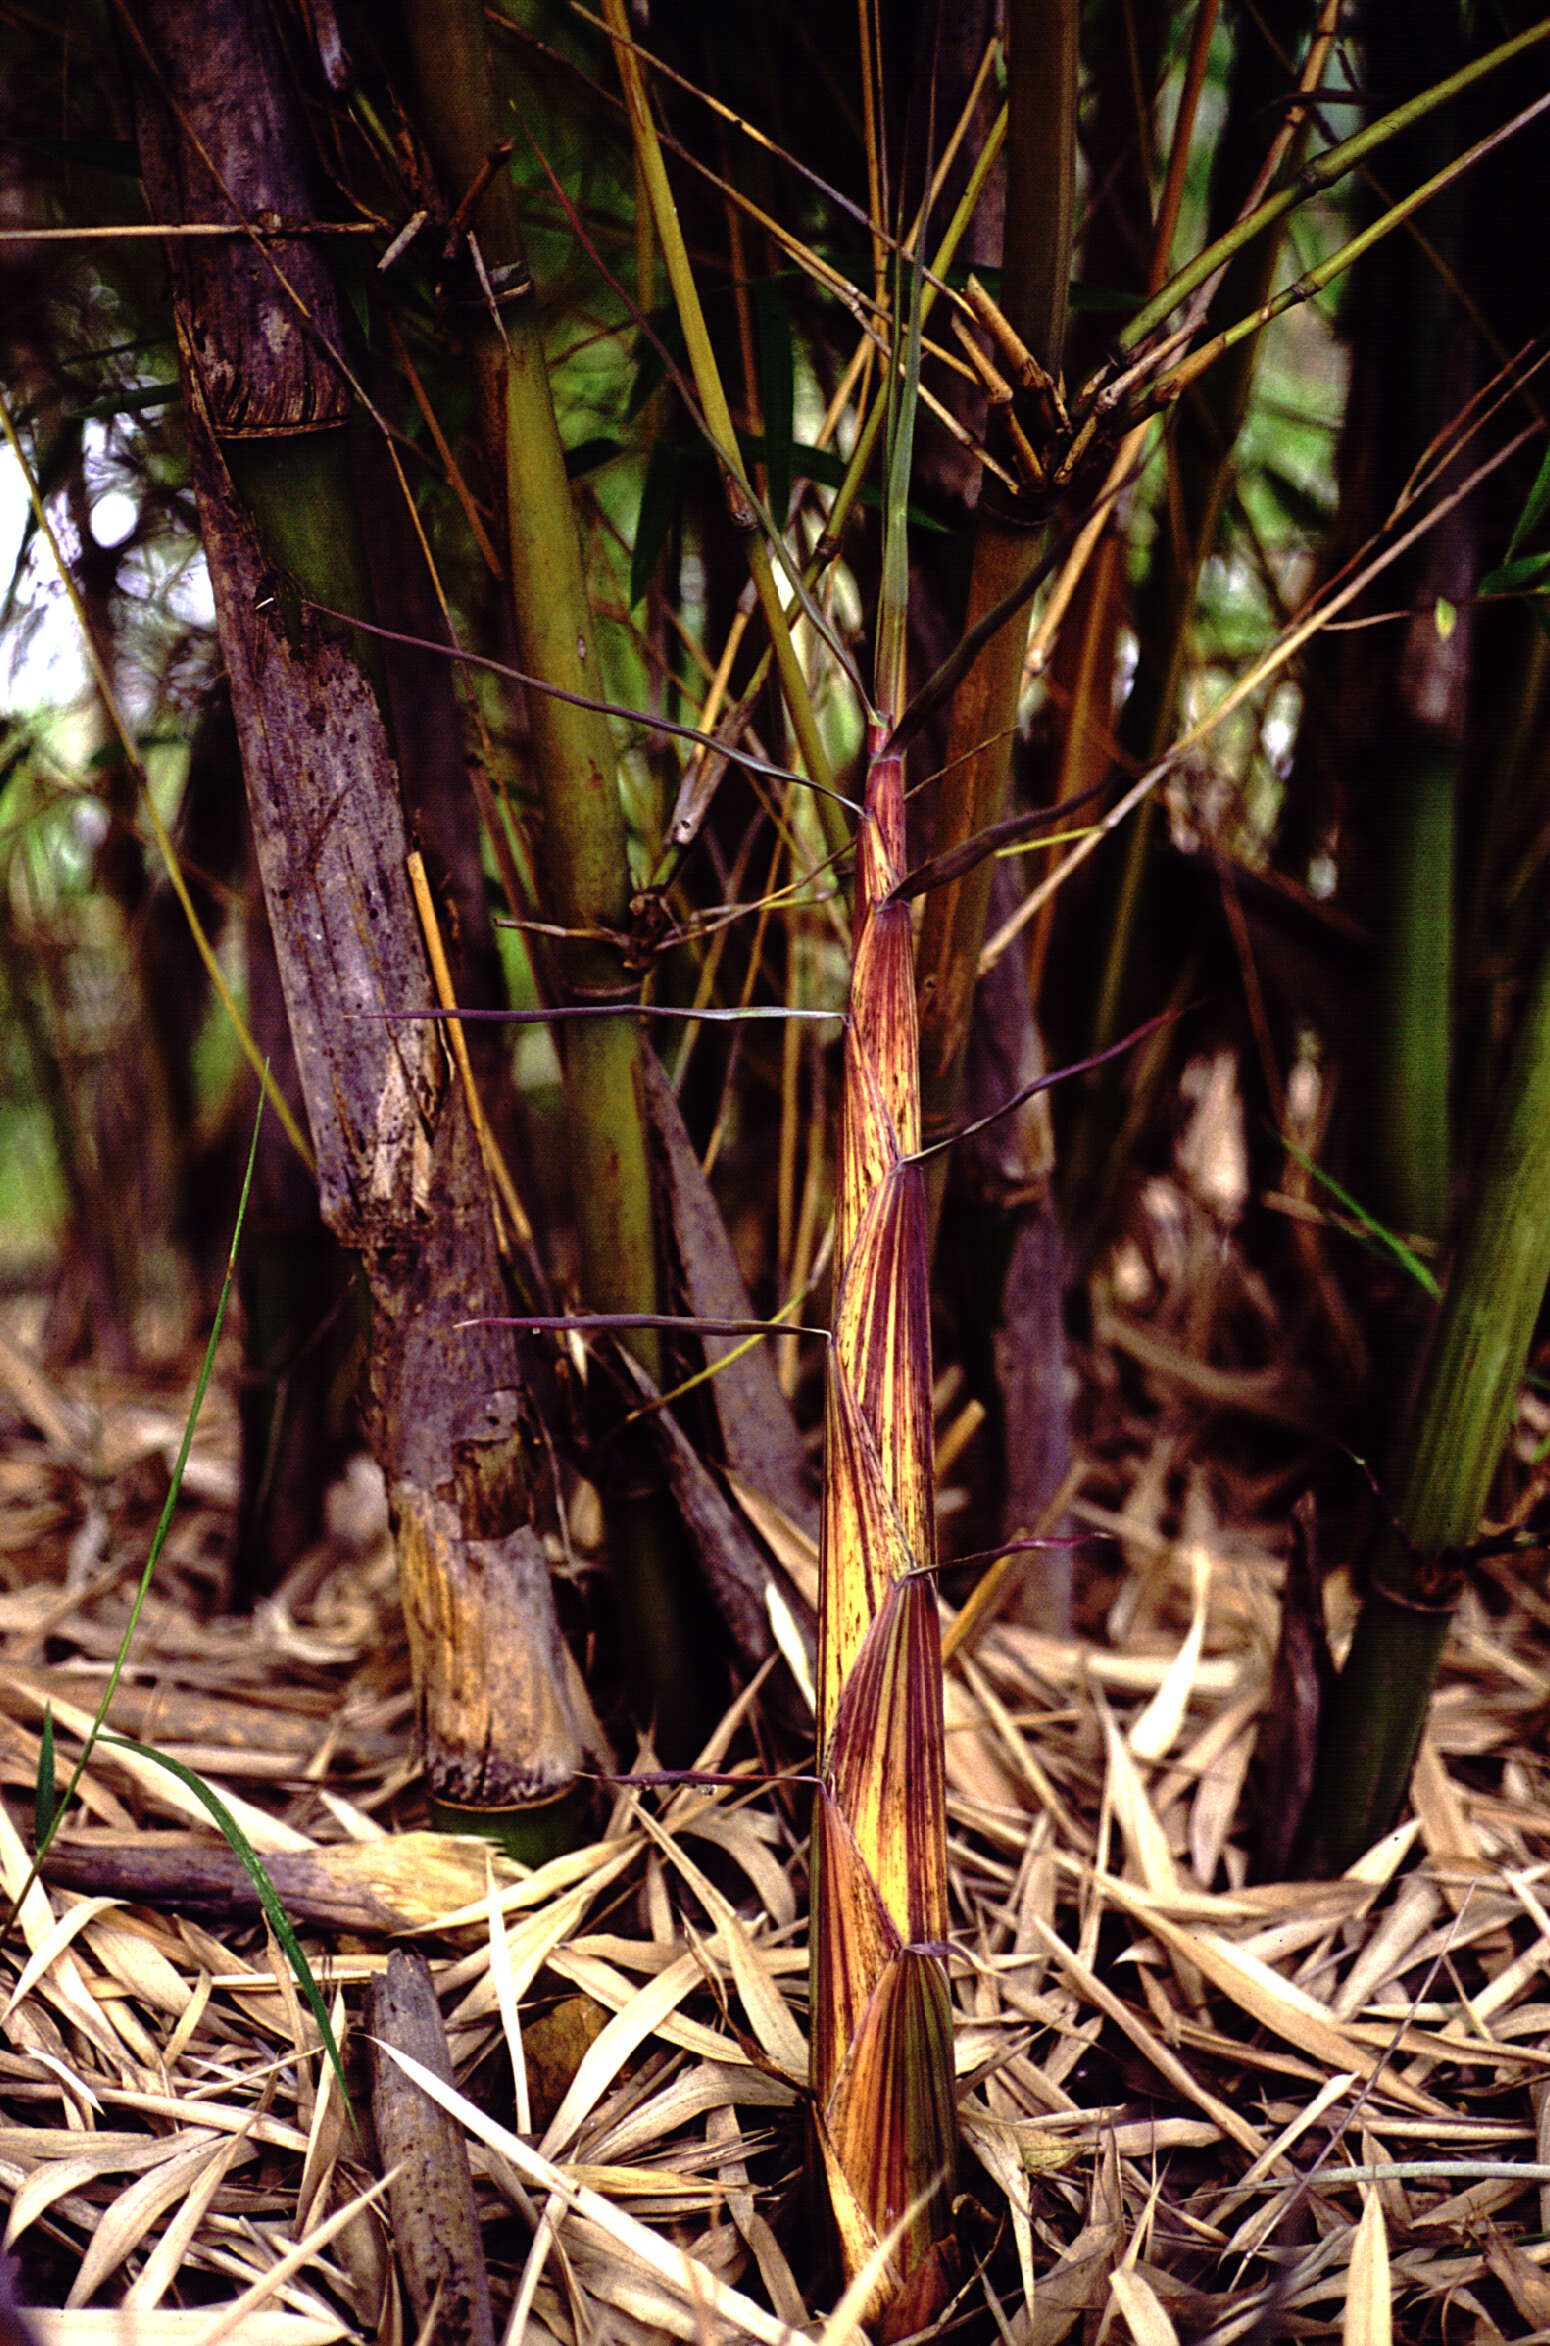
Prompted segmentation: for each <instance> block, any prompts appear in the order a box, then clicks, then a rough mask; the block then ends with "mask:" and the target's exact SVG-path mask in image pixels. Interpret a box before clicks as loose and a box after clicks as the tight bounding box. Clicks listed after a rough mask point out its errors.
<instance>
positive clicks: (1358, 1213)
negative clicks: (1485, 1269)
mask: <svg viewBox="0 0 1550 2346" xmlns="http://www.w3.org/2000/svg"><path fill="white" fill-rule="evenodd" d="M1281 1146H1282V1147H1283V1148H1284V1149H1285V1151H1286V1153H1287V1155H1288V1156H1289V1157H1294V1158H1295V1159H1296V1161H1297V1163H1298V1164H1299V1165H1301V1167H1302V1169H1303V1171H1304V1172H1305V1173H1311V1174H1312V1175H1313V1178H1314V1180H1315V1181H1317V1182H1319V1183H1320V1184H1321V1185H1322V1186H1323V1187H1324V1188H1325V1189H1327V1190H1328V1191H1329V1194H1330V1196H1331V1197H1332V1198H1333V1199H1334V1200H1335V1202H1336V1204H1337V1205H1340V1206H1343V1207H1344V1208H1345V1210H1346V1212H1347V1213H1348V1214H1349V1215H1350V1217H1351V1219H1352V1221H1353V1222H1355V1223H1357V1224H1358V1225H1359V1227H1360V1228H1361V1229H1362V1230H1364V1231H1365V1232H1366V1234H1367V1236H1368V1237H1369V1238H1370V1239H1372V1241H1373V1242H1374V1244H1375V1245H1376V1246H1378V1247H1379V1248H1381V1250H1382V1251H1383V1253H1385V1254H1389V1255H1392V1256H1393V1258H1394V1260H1395V1262H1396V1263H1398V1265H1399V1267H1400V1269H1401V1270H1402V1271H1408V1272H1409V1274H1410V1276H1411V1278H1412V1279H1413V1280H1414V1281H1415V1283H1416V1285H1417V1286H1418V1287H1419V1288H1420V1289H1421V1291H1422V1293H1423V1294H1425V1295H1429V1296H1430V1297H1431V1299H1432V1301H1433V1303H1435V1302H1436V1300H1437V1298H1438V1296H1439V1295H1441V1293H1442V1289H1441V1287H1440V1286H1439V1285H1438V1283H1437V1281H1436V1279H1435V1278H1434V1277H1433V1276H1432V1274H1431V1272H1430V1271H1429V1270H1428V1269H1427V1267H1426V1265H1425V1264H1424V1263H1423V1262H1422V1260H1421V1258H1420V1256H1419V1255H1418V1254H1417V1253H1416V1252H1415V1250H1414V1248H1413V1247H1409V1246H1407V1245H1406V1244H1405V1242H1404V1240H1403V1239H1402V1238H1401V1237H1400V1236H1399V1234H1398V1232H1397V1231H1394V1230H1388V1229H1385V1227H1384V1225H1383V1224H1382V1223H1381V1222H1380V1221H1378V1220H1377V1219H1376V1217H1375V1216H1374V1215H1372V1214H1369V1213H1368V1211H1367V1208H1366V1207H1365V1206H1362V1205H1358V1204H1357V1202H1356V1200H1355V1198H1354V1197H1353V1196H1352V1195H1351V1192H1350V1191H1349V1190H1348V1189H1342V1188H1341V1186H1340V1184H1339V1182H1338V1181H1337V1180H1336V1179H1335V1177H1334V1175H1333V1174H1332V1173H1326V1172H1325V1170H1324V1168H1323V1166H1322V1165H1316V1164H1315V1163H1314V1161H1313V1159H1312V1158H1311V1157H1307V1156H1304V1154H1303V1152H1302V1150H1301V1149H1300V1148H1297V1147H1296V1146H1295V1145H1294V1144H1293V1143H1292V1142H1291V1141H1289V1140H1288V1139H1286V1137H1285V1135H1284V1134H1283V1135H1282V1140H1281Z"/></svg>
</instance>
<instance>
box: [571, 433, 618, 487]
mask: <svg viewBox="0 0 1550 2346" xmlns="http://www.w3.org/2000/svg"><path fill="white" fill-rule="evenodd" d="M623 454H624V442H623V441H622V440H613V439H610V438H609V436H608V434H607V433H606V432H602V433H594V435H593V437H592V438H591V439H590V440H578V441H577V442H576V445H575V447H574V448H567V449H566V451H565V478H566V479H567V480H568V481H582V480H585V479H586V477H587V475H588V474H589V473H594V472H597V471H599V470H600V469H601V468H602V466H604V465H605V464H612V462H613V460H614V458H615V457H616V456H622V455H623Z"/></svg>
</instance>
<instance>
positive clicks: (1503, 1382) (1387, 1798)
mask: <svg viewBox="0 0 1550 2346" xmlns="http://www.w3.org/2000/svg"><path fill="white" fill-rule="evenodd" d="M1547 1279H1550V952H1547V953H1546V955H1545V958H1544V959H1543V961H1542V962H1541V964H1540V967H1539V971H1538V974H1537V976H1536V978H1535V980H1534V985H1533V990H1532V992H1531V994H1530V997H1529V1001H1528V1003H1527V1005H1526V1007H1525V1010H1524V1014H1523V1023H1522V1026H1521V1027H1520V1029H1519V1032H1518V1037H1517V1041H1516V1044H1515V1045H1514V1048H1513V1053H1512V1057H1511V1060H1510V1062H1509V1065H1508V1070H1507V1077H1506V1082H1505V1084H1504V1086H1503V1090H1502V1096H1501V1101H1500V1104H1499V1106H1498V1110H1497V1117H1496V1123H1495V1126H1494V1128H1493V1130H1492V1133H1491V1138H1490V1142H1489V1144H1488V1146H1487V1150H1486V1155H1485V1162H1484V1164H1483V1165H1482V1167H1481V1171H1480V1178H1479V1181H1478V1183H1477V1185H1476V1188H1475V1191H1474V1194H1473V1196H1472V1197H1471V1199H1470V1201H1469V1204H1468V1207H1467V1209H1466V1214H1465V1220H1464V1226H1463V1230H1462V1234H1461V1238H1460V1242H1459V1248H1458V1254H1457V1258H1456V1260H1455V1263H1454V1266H1453V1274H1452V1277H1451V1278H1450V1279H1449V1281H1448V1285H1447V1290H1446V1292H1445V1294H1444V1297H1443V1301H1442V1306H1441V1310H1440V1312H1439V1315H1438V1318H1437V1322H1436V1326H1435V1328H1434V1330H1433V1336H1432V1343H1431V1347H1430V1350H1429V1353H1428V1356H1427V1360H1426V1364H1425V1368H1424V1371H1423V1374H1422V1378H1421V1384H1420V1389H1419V1391H1418V1393H1417V1396H1416V1403H1415V1408H1414V1410H1413V1412H1412V1414H1411V1419H1410V1430H1409V1434H1408V1437H1407V1440H1406V1444H1405V1449H1404V1453H1403V1457H1402V1461H1401V1470H1400V1474H1399V1477H1398V1496H1397V1500H1396V1504H1395V1515H1396V1518H1397V1523H1398V1527H1399V1528H1398V1529H1395V1528H1394V1527H1393V1526H1390V1527H1387V1528H1386V1529H1385V1530H1384V1531H1383V1533H1382V1534H1381V1535H1380V1536H1379V1539H1378V1541H1377V1543H1376V1553H1375V1554H1374V1557H1373V1562H1372V1577H1371V1584H1370V1587H1369V1590H1368V1594H1367V1597H1366V1599H1365V1601H1364V1603H1363V1606H1362V1610H1361V1614H1360V1617H1359V1619H1358V1621H1357V1625H1356V1634H1355V1636H1354V1638H1353V1640H1352V1643H1351V1650H1350V1653H1349V1654H1348V1656H1347V1658H1346V1663H1345V1667H1344V1669H1343V1670H1342V1671H1341V1673H1340V1676H1339V1679H1338V1680H1337V1682H1336V1685H1335V1688H1334V1692H1333V1694H1332V1696H1331V1699H1330V1705H1329V1709H1328V1712H1327V1714H1326V1717H1325V1719H1324V1721H1323V1724H1322V1730H1321V1737H1320V1749H1319V1760H1318V1768H1317V1771H1316V1774H1315V1779H1314V1789H1313V1799H1312V1803H1311V1807H1310V1812H1309V1831H1308V1842H1309V1848H1308V1861H1309V1870H1310V1871H1315V1872H1320V1873H1325V1874H1336V1873H1341V1872H1343V1871H1344V1870H1345V1868H1346V1867H1347V1866H1348V1865H1350V1864H1351V1863H1353V1861H1354V1860H1355V1859H1356V1858H1358V1857H1359V1856H1360V1855H1361V1853H1362V1851H1363V1850H1364V1849H1366V1848H1368V1847H1369V1846H1370V1844H1371V1843H1372V1842H1373V1841H1374V1840H1375V1839H1377V1838H1378V1836H1379V1835H1380V1834H1382V1833H1384V1832H1386V1831H1387V1830H1388V1828H1389V1826H1390V1825H1391V1824H1392V1823H1393V1821H1394V1818H1395V1815H1396V1813H1397V1811H1398V1808H1399V1805H1400V1802H1401V1801H1402V1800H1403V1798H1404V1795H1405V1789H1406V1786H1407V1785H1408V1783H1409V1781H1410V1771H1411V1768H1412V1767H1413V1765H1414V1762H1415V1755H1416V1750H1417V1747H1418V1746H1419V1743H1420V1739H1421V1731H1422V1728H1423V1727H1424V1725H1425V1721H1426V1710H1427V1703H1428V1701H1429V1698H1430V1695H1431V1690H1432V1684H1433V1681H1434V1680H1435V1678H1436V1675H1437V1667H1438V1664H1439V1662H1440V1661H1441V1658H1442V1651H1443V1647H1444V1645H1445V1644H1446V1642H1447V1635H1448V1627H1449V1623H1450V1621H1451V1618H1452V1611H1453V1606H1454V1604H1455V1603H1456V1601H1457V1598H1458V1594H1459V1588H1460V1583H1461V1570H1460V1566H1459V1563H1458V1559H1457V1555H1456V1553H1455V1552H1456V1551H1457V1550H1458V1549H1460V1548H1461V1547H1463V1546H1464V1544H1465V1543H1466V1542H1467V1541H1469V1540H1470V1539H1472V1538H1473V1537H1474V1534H1475V1530H1476V1527H1477V1525H1478V1524H1479V1521H1480V1517H1481V1514H1482V1512H1483V1511H1484V1508H1485V1503H1486V1499H1487V1497H1488V1496H1489V1493H1490V1488H1491V1480H1492V1477H1493V1475H1494V1474H1495V1472H1496V1466H1497V1461H1498V1460H1499V1458H1500V1456H1501V1452H1502V1444H1503V1442H1504V1441H1505V1439H1506V1435H1507V1430H1508V1427H1509V1425H1510V1423H1511V1419H1512V1412H1513V1407H1514V1404H1515V1401H1516V1399H1517V1393H1518V1388H1519V1385H1520V1384H1521V1382H1522V1378H1523V1372H1524V1368H1525V1366H1526V1364H1527V1361H1528V1353H1529V1346H1530V1344H1531V1342H1532V1340H1533V1335H1534V1324H1535V1321H1536V1320H1537V1318H1538V1316H1539V1310H1540V1305H1541V1303H1542V1301H1543V1298H1544V1293H1545V1284H1546V1281H1547Z"/></svg>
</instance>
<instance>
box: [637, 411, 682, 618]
mask: <svg viewBox="0 0 1550 2346" xmlns="http://www.w3.org/2000/svg"><path fill="white" fill-rule="evenodd" d="M678 506H679V457H678V451H677V449H676V448H672V447H669V445H668V444H667V442H666V441H664V440H658V441H657V443H656V445H655V446H654V447H653V449H652V451H651V455H650V457H649V458H648V459H647V463H646V481H645V486H644V487H643V488H642V490H641V493H640V513H639V516H638V518H637V520H636V523H635V549H634V552H633V553H632V554H631V556H630V609H631V610H632V611H633V610H634V608H635V606H636V604H637V603H638V602H639V601H640V600H641V598H642V596H643V595H644V594H645V592H646V589H647V588H648V587H649V586H650V584H651V581H652V579H653V578H654V576H655V575H656V567H657V564H658V562H659V561H660V560H661V558H662V549H663V547H664V546H665V545H666V544H667V536H668V532H669V530H670V529H671V528H672V526H673V516H674V515H675V513H676V512H677V511H678Z"/></svg>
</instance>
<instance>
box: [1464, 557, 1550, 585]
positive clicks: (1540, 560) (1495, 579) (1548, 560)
mask: <svg viewBox="0 0 1550 2346" xmlns="http://www.w3.org/2000/svg"><path fill="white" fill-rule="evenodd" d="M1547 581H1550V554H1519V555H1518V556H1517V557H1516V558H1515V559H1514V560H1513V561H1511V562H1500V563H1498V564H1497V566H1496V568H1495V569H1494V570H1488V571H1487V572H1486V574H1485V576H1484V578H1483V579H1482V580H1481V581H1480V589H1479V591H1480V593H1481V594H1482V595H1511V594H1522V593H1523V592H1524V591H1525V590H1526V589H1532V588H1537V587H1541V586H1543V585H1545V584H1546V582H1547Z"/></svg>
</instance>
